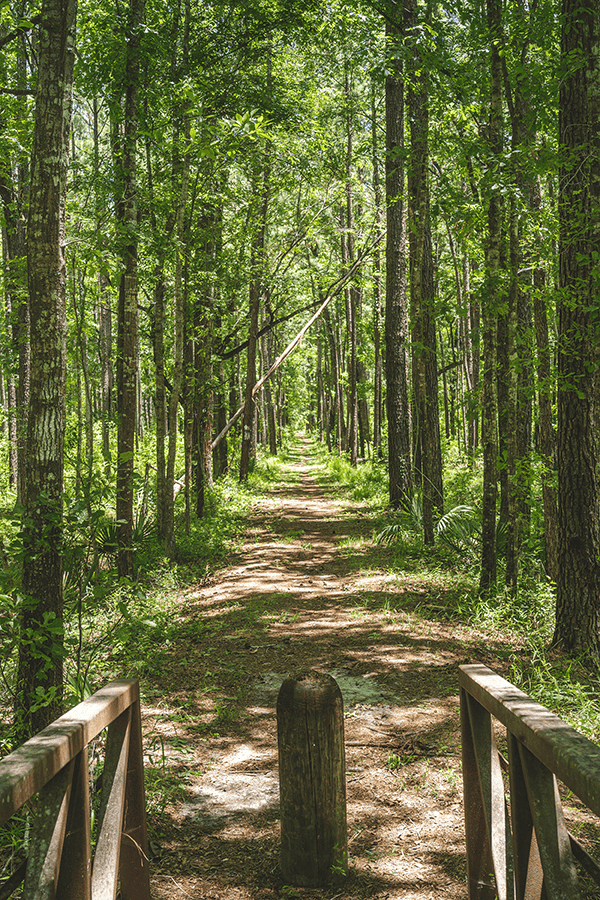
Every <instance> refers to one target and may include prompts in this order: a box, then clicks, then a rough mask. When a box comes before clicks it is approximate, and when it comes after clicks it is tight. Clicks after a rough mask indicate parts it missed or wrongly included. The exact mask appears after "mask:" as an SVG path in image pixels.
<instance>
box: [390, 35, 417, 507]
mask: <svg viewBox="0 0 600 900" xmlns="http://www.w3.org/2000/svg"><path fill="white" fill-rule="evenodd" d="M386 34H387V46H388V55H389V57H390V59H389V67H388V74H387V76H386V80H385V105H386V181H385V187H386V209H387V238H386V250H385V256H386V300H385V303H386V306H385V349H386V356H385V375H386V384H387V393H386V409H387V419H388V471H389V494H390V504H391V505H392V506H393V507H394V508H397V507H399V506H402V505H403V504H405V503H407V502H408V501H409V500H410V498H411V497H412V490H413V487H412V467H411V452H410V404H409V399H408V357H407V354H408V351H407V342H408V314H407V309H406V274H407V273H406V215H405V205H404V161H403V159H402V151H403V149H404V81H403V74H402V63H401V56H400V48H401V36H402V23H401V22H397V23H396V24H392V23H389V22H388V24H387V26H386Z"/></svg>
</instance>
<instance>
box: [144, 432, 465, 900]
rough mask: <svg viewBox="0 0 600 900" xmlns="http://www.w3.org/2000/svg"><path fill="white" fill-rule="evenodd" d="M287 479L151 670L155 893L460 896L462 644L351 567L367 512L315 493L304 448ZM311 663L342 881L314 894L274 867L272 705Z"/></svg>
mask: <svg viewBox="0 0 600 900" xmlns="http://www.w3.org/2000/svg"><path fill="white" fill-rule="evenodd" d="M295 476H296V483H295V484H291V485H290V484H288V483H283V484H282V485H281V486H280V487H279V488H278V490H276V491H274V492H273V493H271V494H270V495H269V497H268V498H266V499H264V500H263V501H262V502H261V503H260V504H259V506H258V508H257V509H256V510H255V512H254V514H253V517H252V519H251V522H250V525H249V530H248V532H247V535H246V539H245V543H244V545H243V547H242V549H241V550H240V551H239V553H237V554H236V556H235V558H234V559H232V561H231V565H229V566H228V567H227V568H226V569H224V570H221V571H220V572H219V573H218V575H217V576H216V577H215V578H214V579H213V580H212V582H211V583H210V584H208V585H206V586H203V587H201V588H198V589H195V590H193V591H189V592H188V593H187V594H186V595H185V596H184V598H183V601H182V604H183V605H182V609H181V617H180V626H181V627H180V629H179V631H178V636H177V638H176V640H175V641H174V642H173V644H172V646H171V647H170V648H169V650H168V655H167V665H166V666H165V665H162V664H161V665H159V664H158V663H157V671H156V672H155V673H154V674H153V675H152V676H151V677H150V683H149V685H148V688H147V691H148V696H149V697H152V696H153V697H154V699H153V700H152V701H151V702H148V703H146V706H145V712H144V717H145V721H144V729H145V733H146V742H147V744H148V747H149V757H148V762H149V800H150V807H151V809H153V808H155V807H156V803H157V800H156V797H160V796H162V797H164V796H165V791H166V797H167V801H168V802H167V808H166V822H167V824H166V827H164V821H165V820H164V818H163V819H162V822H163V826H161V827H162V833H161V834H160V835H157V836H156V839H155V840H154V842H153V849H154V851H155V858H154V860H153V862H152V869H151V872H152V891H153V897H155V898H161V900H162V898H167V897H168V898H175V900H177V898H185V897H192V898H196V900H201V898H215V900H217V898H219V900H224V898H226V897H227V898H235V900H250V898H252V900H267V898H268V900H272V898H280V897H301V898H317V897H319V898H320V897H331V898H333V897H336V898H342V897H343V898H346V897H347V898H355V897H356V898H379V900H383V898H387V900H430V898H440V900H441V898H448V900H453V898H465V897H466V884H465V880H466V875H465V862H464V826H463V811H462V789H461V779H460V757H459V735H458V729H459V723H458V698H457V686H456V669H457V665H458V663H459V662H463V661H464V660H465V655H469V654H468V648H469V646H470V645H471V644H472V642H473V641H476V640H477V636H476V635H472V634H471V633H469V632H468V631H467V630H466V629H464V628H462V626H460V625H455V624H440V623H439V622H438V621H435V619H431V620H429V619H427V618H423V616H422V614H419V613H418V612H416V611H415V602H416V600H417V599H419V600H423V599H424V598H423V595H422V594H417V593H416V590H417V586H416V585H413V584H411V580H410V577H402V576H399V577H393V576H390V575H388V574H386V573H385V572H384V571H383V570H380V571H374V570H373V569H372V568H371V569H370V570H368V571H367V569H366V564H367V563H368V559H369V556H370V557H372V555H373V550H372V545H370V543H369V542H368V541H367V540H366V539H367V538H368V537H369V536H370V529H369V522H368V519H367V518H366V516H365V514H364V512H363V511H362V510H360V508H357V505H356V504H350V503H346V502H340V501H335V500H333V499H332V498H331V497H329V496H327V493H326V492H325V491H324V490H323V489H322V488H320V487H319V486H318V485H317V483H316V481H315V480H314V477H313V474H312V470H311V466H310V465H309V463H308V461H307V459H306V456H305V447H304V448H302V449H301V450H299V453H298V458H297V462H296V464H295ZM298 476H299V480H298ZM361 563H362V564H364V565H361ZM431 602H432V603H438V604H439V603H440V598H439V596H438V597H437V599H433V598H432V601H431ZM442 602H443V600H442ZM310 667H312V668H315V669H318V670H320V671H325V672H330V673H332V674H333V675H334V676H335V677H336V678H337V680H338V682H339V683H340V686H341V688H342V694H343V696H344V705H345V738H346V769H347V773H348V774H347V795H348V839H349V846H348V849H349V863H350V871H349V875H348V877H347V878H346V879H345V880H343V881H341V882H340V881H337V882H332V884H331V885H330V886H329V887H328V888H326V889H323V890H308V889H303V888H292V887H291V886H287V885H285V884H284V883H283V880H282V877H281V875H280V872H279V868H278V852H279V845H278V841H279V824H278V802H279V797H278V781H277V744H276V734H277V731H276V720H275V702H276V697H277V691H278V689H279V686H280V684H281V681H282V679H283V677H284V676H285V675H286V674H287V673H290V672H294V671H300V670H301V669H303V668H310ZM152 704H153V705H152ZM161 785H162V788H163V790H162V791H161V790H160V788H161Z"/></svg>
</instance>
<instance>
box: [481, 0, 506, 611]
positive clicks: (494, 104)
mask: <svg viewBox="0 0 600 900" xmlns="http://www.w3.org/2000/svg"><path fill="white" fill-rule="evenodd" d="M487 16H488V26H489V29H490V37H491V51H490V52H491V98H490V122H489V152H490V170H493V168H494V166H495V164H496V161H497V160H498V159H499V157H500V154H501V151H502V62H501V56H500V27H501V21H502V20H501V16H502V11H501V6H500V2H499V0H487ZM490 174H491V172H490ZM501 230H502V197H501V194H500V190H499V188H497V187H492V188H490V196H489V201H488V243H487V247H486V272H485V294H484V308H483V311H482V317H483V367H484V371H483V391H482V407H481V443H482V445H483V504H482V526H481V539H482V550H481V571H480V576H479V591H480V593H481V594H486V593H490V592H491V591H493V589H494V586H495V584H496V578H497V550H496V501H497V494H498V488H497V469H498V396H497V380H496V374H497V373H496V367H497V346H498V310H499V308H500V305H501V300H502V284H501V271H500V251H501V238H502V235H501Z"/></svg>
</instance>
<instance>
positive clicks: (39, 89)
mask: <svg viewBox="0 0 600 900" xmlns="http://www.w3.org/2000/svg"><path fill="white" fill-rule="evenodd" d="M0 46H1V47H2V56H1V59H0V66H1V79H0V122H1V129H0V195H1V201H2V206H1V212H0V216H1V220H2V248H3V265H2V275H1V278H2V302H3V315H2V316H1V321H0V330H1V335H2V339H1V343H0V392H1V394H0V407H1V410H2V414H1V422H0V427H1V433H0V447H1V453H0V482H1V491H2V498H3V499H2V504H1V506H2V520H1V523H0V530H1V537H2V543H1V547H0V549H1V555H2V573H1V578H2V588H1V590H2V608H1V609H0V631H1V639H2V644H3V658H2V662H1V663H0V666H1V675H2V680H3V692H4V695H5V697H6V698H8V703H9V705H10V706H11V707H12V710H10V711H9V713H10V716H12V718H13V719H14V723H15V728H16V734H17V735H18V738H16V739H22V738H23V737H26V736H28V735H30V734H33V733H35V732H36V731H38V730H39V729H40V728H41V727H43V726H44V725H45V724H47V723H48V722H49V721H52V719H53V718H55V716H56V714H57V712H58V711H60V709H61V708H62V707H63V703H64V697H65V691H66V692H67V696H69V697H78V696H82V695H83V694H85V692H86V690H87V686H86V685H85V684H84V682H85V678H84V674H85V671H84V670H85V667H84V666H83V665H82V664H81V659H82V652H83V643H82V638H81V635H82V634H83V631H82V624H81V623H82V622H83V620H84V619H85V617H86V616H88V615H94V613H95V611H97V610H99V609H103V608H104V607H103V604H104V605H106V604H112V608H113V609H114V610H116V612H117V614H118V615H121V616H126V615H127V610H128V608H129V607H130V606H131V605H132V604H135V603H136V597H137V596H138V594H137V592H138V591H140V590H141V589H142V585H143V584H144V579H146V580H147V577H148V571H149V569H150V568H151V567H152V566H159V567H160V566H163V567H164V568H168V567H169V565H170V564H175V562H176V561H178V560H179V561H181V559H182V558H186V559H187V558H192V557H194V556H196V557H197V558H201V556H202V553H201V549H202V545H203V543H206V542H207V540H208V538H207V534H210V526H209V530H208V532H207V531H206V530H202V523H203V522H210V520H211V516H213V515H214V512H215V507H216V506H219V505H220V506H221V507H223V506H224V507H226V506H227V503H228V498H230V497H231V496H233V494H234V493H235V490H236V489H237V488H236V487H235V485H236V483H239V485H240V486H243V485H244V484H245V483H246V482H248V479H249V478H251V476H252V473H253V469H254V466H255V460H256V457H257V454H270V455H272V456H275V455H277V454H278V453H279V452H280V450H281V448H282V447H284V446H285V443H286V440H288V438H289V436H290V435H291V434H293V433H294V432H304V431H307V432H309V433H310V434H311V435H312V436H313V438H315V439H317V440H318V441H319V442H321V443H322V444H323V446H324V447H326V448H327V450H328V451H329V452H330V453H331V454H333V455H337V456H341V457H345V458H347V460H348V461H349V464H350V466H351V467H352V468H360V467H370V470H371V471H376V472H378V473H379V475H380V476H381V477H383V478H384V479H385V483H386V490H387V499H386V505H387V507H388V509H389V516H390V517H391V524H388V530H387V533H386V534H385V535H384V538H386V539H388V540H393V538H394V534H397V533H398V529H400V528H401V526H400V525H399V524H398V523H400V522H401V521H402V516H405V515H408V514H412V515H413V516H416V517H417V519H418V522H419V528H420V529H421V532H422V540H423V542H424V545H425V546H426V547H434V546H435V545H436V542H437V541H439V540H440V535H441V534H442V533H443V532H444V531H445V532H446V534H447V533H448V532H452V533H453V534H454V535H458V536H462V538H463V539H465V540H466V537H465V536H467V537H468V539H469V540H470V541H471V543H472V545H474V546H476V548H477V550H476V552H477V589H476V592H477V594H478V595H479V596H480V597H487V598H492V599H493V602H494V603H495V604H497V605H502V604H503V603H505V602H507V600H506V598H507V597H510V596H515V595H518V594H519V592H523V591H525V590H527V589H528V585H529V584H530V582H531V580H532V578H534V579H535V580H537V581H538V582H539V583H542V584H544V585H548V586H550V589H551V590H552V591H553V596H554V598H555V609H554V615H555V623H553V624H552V629H553V644H554V645H555V646H557V647H560V648H562V649H563V650H564V651H566V653H568V654H570V655H571V656H574V657H577V658H581V657H585V659H586V660H587V662H588V663H589V664H591V665H597V664H598V662H599V660H600V640H599V636H598V599H597V598H598V591H599V587H600V567H599V563H598V560H599V559H600V480H599V479H600V476H599V463H600V459H599V458H598V446H597V443H598V428H597V424H596V419H597V413H596V404H597V397H598V391H597V363H598V348H599V347H600V341H599V339H598V338H599V336H598V334H597V329H598V316H597V308H598V304H597V294H598V291H599V290H600V285H599V283H598V278H599V275H598V273H599V272H600V266H599V260H600V127H599V126H600V8H599V7H598V6H597V5H596V4H588V3H584V2H583V0H563V2H562V7H561V5H560V4H559V3H557V2H556V0H517V2H513V3H502V2H501V0H485V2H484V0H471V2H466V0H465V2H462V0H455V2H447V3H434V2H431V0H404V2H403V3H400V2H396V0H381V3H379V2H375V0H374V2H370V0H352V2H342V0H336V2H333V3H328V4H322V3H318V2H316V0H309V2H303V3H296V2H286V0H244V2H242V3H233V2H230V0H207V2H204V3H202V4H198V3H196V2H195V0H172V2H171V3H168V4H167V3H164V2H163V0H117V2H115V3H107V2H105V0H102V2H99V3H98V2H95V3H91V2H89V0H79V3H77V0H41V3H40V5H36V4H32V3H30V2H27V0H7V2H5V3H3V5H2V10H1V13H0ZM457 465H460V466H462V467H463V470H464V471H465V472H467V473H468V477H469V478H470V479H471V481H472V483H473V484H476V486H477V488H476V491H474V492H473V495H470V496H469V497H468V498H461V497H456V496H455V494H454V495H453V496H452V504H450V503H449V499H448V496H447V494H448V487H447V484H448V479H449V477H450V475H451V471H452V469H453V467H456V466H457ZM224 485H226V486H227V487H226V488H224V487H223V486H224ZM460 564H461V563H460V553H459V554H458V556H457V560H456V565H458V566H460ZM69 623H70V624H69ZM73 623H75V625H74V624H73ZM77 623H79V631H77V627H76V626H77ZM77 634H79V636H80V637H79V638H77ZM73 635H75V637H73ZM74 672H75V675H73V673H74ZM66 673H67V674H66ZM69 673H70V674H69ZM67 676H68V677H67ZM65 684H66V685H67V687H65ZM10 716H9V717H10Z"/></svg>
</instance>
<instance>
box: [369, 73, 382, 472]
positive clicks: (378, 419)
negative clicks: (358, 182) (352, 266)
mask: <svg viewBox="0 0 600 900" xmlns="http://www.w3.org/2000/svg"><path fill="white" fill-rule="evenodd" d="M375 91H376V85H375V79H373V80H372V82H371V145H372V152H373V194H374V197H375V218H376V222H377V226H376V227H377V235H378V236H379V235H381V234H382V233H383V198H382V194H381V179H380V176H379V139H378V133H377V110H376V106H375ZM381 319H382V307H381V249H380V246H379V244H377V246H376V247H375V250H374V253H373V343H374V353H375V364H374V377H373V457H374V459H377V460H379V459H381V456H382V448H381V425H382V412H383V403H382V399H383V380H382V375H383V360H382V357H381Z"/></svg>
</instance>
